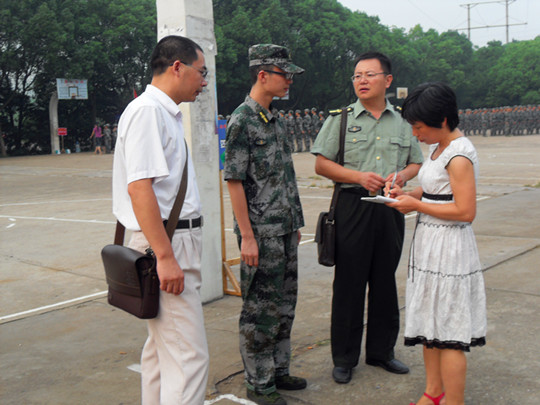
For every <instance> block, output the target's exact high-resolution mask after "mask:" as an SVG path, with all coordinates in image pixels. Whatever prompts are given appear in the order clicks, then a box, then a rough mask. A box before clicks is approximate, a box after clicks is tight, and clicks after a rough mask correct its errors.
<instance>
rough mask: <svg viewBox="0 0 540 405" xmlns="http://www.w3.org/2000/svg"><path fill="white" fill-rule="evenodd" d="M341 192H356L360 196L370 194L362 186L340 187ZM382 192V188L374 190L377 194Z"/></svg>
mask: <svg viewBox="0 0 540 405" xmlns="http://www.w3.org/2000/svg"><path fill="white" fill-rule="evenodd" d="M341 192H342V193H351V194H357V195H359V196H361V197H368V196H369V195H370V194H369V191H368V190H366V189H365V188H364V187H342V188H341ZM382 193H383V189H382V188H381V189H379V190H377V192H376V194H377V195H382Z"/></svg>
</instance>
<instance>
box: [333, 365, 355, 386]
mask: <svg viewBox="0 0 540 405" xmlns="http://www.w3.org/2000/svg"><path fill="white" fill-rule="evenodd" d="M332 377H334V381H335V382H337V383H338V384H347V383H348V382H349V381H351V378H352V368H346V367H334V369H333V370H332Z"/></svg>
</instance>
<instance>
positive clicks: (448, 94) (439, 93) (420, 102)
mask: <svg viewBox="0 0 540 405" xmlns="http://www.w3.org/2000/svg"><path fill="white" fill-rule="evenodd" d="M401 115H402V117H403V118H404V119H406V120H407V121H408V122H409V123H410V124H414V123H415V122H419V121H420V122H423V123H424V124H426V125H427V126H429V127H433V128H442V124H443V122H444V119H445V118H446V122H447V124H448V127H449V128H450V130H451V131H453V130H454V129H455V128H456V127H457V126H458V124H459V113H458V107H457V100H456V93H454V90H452V89H451V88H450V86H448V85H447V84H445V83H442V82H433V83H423V84H421V85H419V86H418V87H416V88H415V89H414V90H413V91H412V92H411V93H410V94H409V96H408V97H407V98H406V99H405V102H404V103H403V106H402V107H401Z"/></svg>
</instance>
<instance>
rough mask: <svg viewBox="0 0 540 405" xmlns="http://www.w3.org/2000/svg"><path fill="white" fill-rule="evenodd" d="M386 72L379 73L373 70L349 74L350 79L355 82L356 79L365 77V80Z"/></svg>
mask: <svg viewBox="0 0 540 405" xmlns="http://www.w3.org/2000/svg"><path fill="white" fill-rule="evenodd" d="M387 74H388V73H386V72H379V73H375V72H366V73H357V74H355V75H352V76H351V81H353V82H356V81H358V80H362V79H363V78H366V79H367V80H371V79H374V78H375V76H378V75H387Z"/></svg>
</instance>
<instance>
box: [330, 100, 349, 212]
mask: <svg viewBox="0 0 540 405" xmlns="http://www.w3.org/2000/svg"><path fill="white" fill-rule="evenodd" d="M349 111H350V110H349V108H343V109H342V110H341V123H340V125H339V151H338V159H337V163H338V164H340V165H341V166H343V162H344V160H345V158H344V155H345V132H346V130H347V114H348V112H349ZM340 191H341V183H336V185H335V186H334V193H333V194H332V201H331V202H330V209H329V210H328V220H329V221H333V220H334V215H335V210H336V204H337V200H338V196H339V192H340Z"/></svg>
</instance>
